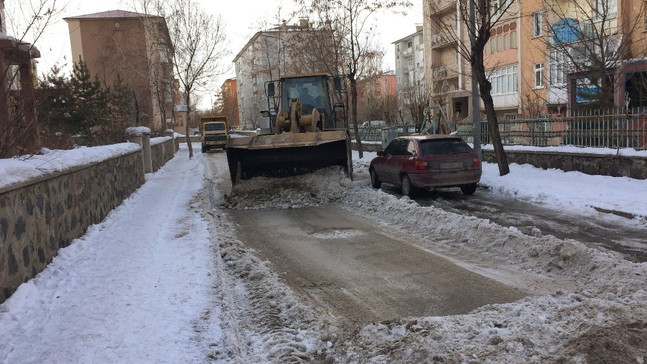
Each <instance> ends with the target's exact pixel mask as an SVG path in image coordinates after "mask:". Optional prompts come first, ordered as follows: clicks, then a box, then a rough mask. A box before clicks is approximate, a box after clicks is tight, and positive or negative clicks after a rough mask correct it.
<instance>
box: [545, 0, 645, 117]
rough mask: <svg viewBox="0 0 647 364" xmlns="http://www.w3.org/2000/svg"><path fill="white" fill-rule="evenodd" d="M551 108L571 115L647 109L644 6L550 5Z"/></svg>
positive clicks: (561, 0)
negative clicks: (562, 107) (558, 105)
mask: <svg viewBox="0 0 647 364" xmlns="http://www.w3.org/2000/svg"><path fill="white" fill-rule="evenodd" d="M544 12H545V16H544V18H545V27H546V28H547V30H548V31H547V41H546V44H547V64H548V65H549V66H548V69H547V71H548V76H547V86H548V90H547V91H548V95H547V100H548V104H549V105H551V102H553V101H555V100H556V99H557V98H559V101H561V102H563V103H564V105H565V108H566V109H567V110H568V112H569V113H571V114H575V113H577V112H579V111H582V110H586V109H591V108H603V109H610V108H614V109H619V110H620V111H623V110H625V109H632V108H637V107H641V108H644V107H647V60H646V58H645V57H646V56H647V47H646V43H645V39H644V38H645V37H644V35H645V31H647V18H646V16H645V2H644V1H643V0H624V1H620V0H575V1H566V0H546V1H545V2H544Z"/></svg>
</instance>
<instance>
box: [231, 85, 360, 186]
mask: <svg viewBox="0 0 647 364" xmlns="http://www.w3.org/2000/svg"><path fill="white" fill-rule="evenodd" d="M265 94H266V96H267V106H268V110H266V111H262V112H261V114H262V115H263V116H264V117H266V118H268V119H269V125H270V127H269V128H267V131H266V132H261V133H260V134H259V135H255V136H241V137H232V138H230V139H229V142H228V143H227V148H226V149H227V162H228V164H229V173H230V175H231V181H232V184H236V183H237V182H238V181H240V180H242V179H249V178H252V177H256V176H266V177H283V176H290V175H296V174H301V173H307V172H311V171H314V170H316V169H320V168H325V167H328V166H335V165H338V166H342V167H343V168H344V170H345V173H346V175H347V176H348V177H350V178H352V172H353V171H352V167H353V164H352V154H351V144H350V143H351V142H350V140H351V139H350V131H349V129H348V120H347V118H346V105H347V100H348V94H347V93H346V92H345V90H343V89H342V83H341V79H340V78H339V77H332V76H330V75H328V74H308V75H295V76H284V77H281V78H280V79H278V80H272V81H268V82H266V83H265ZM261 130H262V129H261Z"/></svg>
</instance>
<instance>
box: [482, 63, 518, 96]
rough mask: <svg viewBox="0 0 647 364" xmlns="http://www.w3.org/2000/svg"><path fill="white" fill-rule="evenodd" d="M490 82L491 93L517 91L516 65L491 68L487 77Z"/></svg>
mask: <svg viewBox="0 0 647 364" xmlns="http://www.w3.org/2000/svg"><path fill="white" fill-rule="evenodd" d="M488 79H489V80H490V83H492V95H498V94H507V93H511V92H517V90H518V86H517V85H518V73H517V66H516V65H514V66H506V67H500V68H497V69H494V70H492V72H491V73H490V76H489V78H488Z"/></svg>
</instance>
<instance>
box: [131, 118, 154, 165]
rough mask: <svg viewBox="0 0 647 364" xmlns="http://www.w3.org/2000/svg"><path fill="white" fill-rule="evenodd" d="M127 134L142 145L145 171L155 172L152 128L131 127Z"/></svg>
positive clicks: (134, 141) (132, 140)
mask: <svg viewBox="0 0 647 364" xmlns="http://www.w3.org/2000/svg"><path fill="white" fill-rule="evenodd" d="M126 136H127V137H128V140H130V141H131V142H133V143H137V144H139V146H140V147H142V160H143V162H144V164H143V168H144V173H151V172H153V160H152V158H151V130H150V129H149V128H146V127H143V126H139V127H130V128H128V129H126Z"/></svg>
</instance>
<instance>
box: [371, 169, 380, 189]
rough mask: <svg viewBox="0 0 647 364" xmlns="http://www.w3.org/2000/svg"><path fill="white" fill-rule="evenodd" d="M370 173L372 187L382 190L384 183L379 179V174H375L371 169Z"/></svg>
mask: <svg viewBox="0 0 647 364" xmlns="http://www.w3.org/2000/svg"><path fill="white" fill-rule="evenodd" d="M369 173H370V174H371V187H373V188H380V186H382V181H380V179H379V178H377V172H375V170H374V169H371V170H370V171H369Z"/></svg>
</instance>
